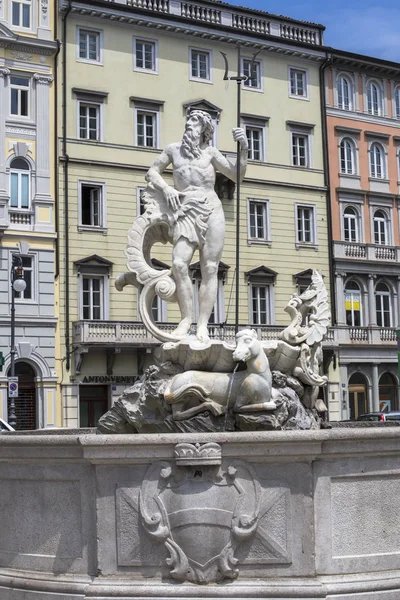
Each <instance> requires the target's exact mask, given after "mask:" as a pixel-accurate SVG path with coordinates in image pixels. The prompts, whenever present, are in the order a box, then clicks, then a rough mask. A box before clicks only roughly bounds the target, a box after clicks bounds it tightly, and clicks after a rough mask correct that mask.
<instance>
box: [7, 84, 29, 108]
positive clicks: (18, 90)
mask: <svg viewBox="0 0 400 600" xmlns="http://www.w3.org/2000/svg"><path fill="white" fill-rule="evenodd" d="M29 82H30V80H29V78H28V77H14V76H11V77H10V90H11V114H12V115H16V116H18V117H28V116H29V90H30V86H29Z"/></svg>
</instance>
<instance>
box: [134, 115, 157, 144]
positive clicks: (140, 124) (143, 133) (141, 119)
mask: <svg viewBox="0 0 400 600" xmlns="http://www.w3.org/2000/svg"><path fill="white" fill-rule="evenodd" d="M136 145H137V146H144V147H145V148H157V115H156V113H153V112H145V111H142V110H137V111H136Z"/></svg>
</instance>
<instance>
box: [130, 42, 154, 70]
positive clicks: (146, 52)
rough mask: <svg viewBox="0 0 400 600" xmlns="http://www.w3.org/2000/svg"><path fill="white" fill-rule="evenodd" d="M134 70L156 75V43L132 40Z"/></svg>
mask: <svg viewBox="0 0 400 600" xmlns="http://www.w3.org/2000/svg"><path fill="white" fill-rule="evenodd" d="M133 55H134V57H133V58H134V70H135V71H146V72H150V73H156V72H157V69H158V64H157V42H156V41H154V40H147V39H137V38H135V40H134V49H133Z"/></svg>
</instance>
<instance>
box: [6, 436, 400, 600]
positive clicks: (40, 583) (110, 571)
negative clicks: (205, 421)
mask: <svg viewBox="0 0 400 600" xmlns="http://www.w3.org/2000/svg"><path fill="white" fill-rule="evenodd" d="M210 442H211V445H210ZM196 444H197V445H196ZM206 445H207V446H206ZM0 447H1V450H0V490H1V493H0V507H1V515H2V524H1V536H0V598H1V599H2V600H43V598H46V600H84V599H86V598H91V599H92V600H93V599H95V600H111V599H112V598H113V599H114V598H120V599H124V600H128V599H132V600H133V599H135V600H136V599H139V598H151V599H155V598H174V599H177V598H180V599H188V600H189V599H190V600H195V599H196V600H197V598H199V597H202V598H210V599H216V598H221V597H222V598H232V599H243V598H264V599H268V598H279V599H283V598H293V599H294V598H296V599H298V598H306V599H307V598H309V599H311V598H332V599H333V598H334V599H335V600H350V599H354V597H355V595H357V596H356V597H357V600H372V595H373V597H374V599H375V597H376V596H377V597H378V598H382V600H392V599H393V600H394V599H395V598H398V597H399V595H400V543H399V536H398V531H399V528H400V511H399V510H398V502H399V500H398V499H399V497H400V461H399V455H400V429H399V428H396V427H393V428H385V429H378V428H372V429H369V428H366V429H333V430H325V431H293V432H251V433H214V434H209V433H207V434H150V435H95V434H94V433H87V432H82V431H74V432H71V433H66V432H65V431H64V432H63V433H62V435H61V434H58V433H57V431H54V432H52V433H51V434H49V435H46V434H42V435H27V434H24V435H19V434H18V433H11V434H2V435H1V436H0ZM192 447H193V448H194V450H190V448H192ZM188 449H189V450H188ZM211 450H212V451H211ZM207 461H208V462H207ZM218 461H219V462H218ZM219 470H220V471H219ZM217 472H218V473H219V475H218V476H217ZM221 473H222V476H221ZM168 478H175V479H174V481H175V483H174V484H173V485H172V484H171V485H167V484H166V483H165V482H168V481H169V479H168ZM171 481H172V480H171ZM154 499H155V500H154ZM242 500H243V501H242ZM163 507H166V509H165V510H166V512H167V520H166V521H165V522H166V523H167V524H168V527H169V528H170V533H169V534H168V535H169V536H170V538H171V539H172V540H173V543H174V544H176V545H178V546H179V548H181V549H182V551H183V554H184V555H185V556H186V557H188V559H189V563H188V564H189V567H188V569H189V570H191V571H192V575H190V573H189V572H188V569H187V572H186V573H185V572H182V573H181V575H180V578H179V577H177V576H176V574H175V575H174V574H173V573H172V570H173V569H172V567H171V565H168V564H167V562H166V560H167V559H169V558H171V556H170V554H171V553H170V552H169V551H168V544H167V543H166V540H167V541H168V539H170V538H167V537H165V535H167V534H165V535H164V534H163V535H164V537H162V536H161V537H158V538H157V537H154V536H152V534H151V531H154V530H155V529H156V527H155V525H157V523H156V520H157V519H156V518H155V516H157V514H160V513H161V522H162V523H163V521H162V519H163V518H164V516H163V514H162V513H163ZM229 511H231V512H232V515H233V517H230V515H229V514H228V513H229ZM235 511H237V512H238V515H239V517H240V512H241V513H242V515H243V514H248V515H250V514H251V515H252V516H253V517H254V518H253V521H252V523H246V519H244V520H243V519H242V522H241V524H240V527H239V526H238V527H237V529H238V531H239V532H240V531H244V530H245V529H246V535H244V534H243V538H240V535H241V534H240V535H239V533H238V534H237V535H236V533H235V531H236V530H235V527H236V526H237V525H238V523H239V520H238V519H237V520H236V521H235V519H236V517H235V516H234V515H235V514H236V513H235ZM144 514H146V515H147V516H150V521H149V523H150V524H147V525H146V523H144V519H143V516H144ZM153 525H154V526H153ZM253 525H254V527H255V528H253V529H251V528H252V527H253ZM250 530H251V531H250ZM149 532H150V533H149ZM232 532H233V533H232ZM249 532H250V533H249ZM224 536H225V538H226V539H230V536H231V539H233V537H234V538H235V539H234V544H233V546H232V547H233V554H232V556H233V557H234V559H235V560H237V563H235V566H234V569H233V571H235V573H234V575H231V576H229V577H228V576H227V577H224V576H223V573H222V572H221V569H219V567H217V566H216V565H217V563H218V564H219V562H218V561H219V559H218V560H217V559H216V557H217V558H218V556H219V555H221V556H223V548H222V547H220V546H221V545H222V546H223V540H224ZM232 536H233V537H232ZM225 541H226V540H225ZM224 543H225V542H224ZM219 545H220V546H219ZM233 571H232V572H233ZM236 571H237V573H236ZM193 573H194V574H193ZM201 584H203V585H201Z"/></svg>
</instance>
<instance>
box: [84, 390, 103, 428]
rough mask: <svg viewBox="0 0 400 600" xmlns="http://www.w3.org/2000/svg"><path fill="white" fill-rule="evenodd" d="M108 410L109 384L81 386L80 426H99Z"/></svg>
mask: <svg viewBox="0 0 400 600" xmlns="http://www.w3.org/2000/svg"><path fill="white" fill-rule="evenodd" d="M107 410H108V385H80V386H79V427H97V421H98V420H99V419H100V417H101V416H102V415H104V413H105V412H107Z"/></svg>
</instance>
